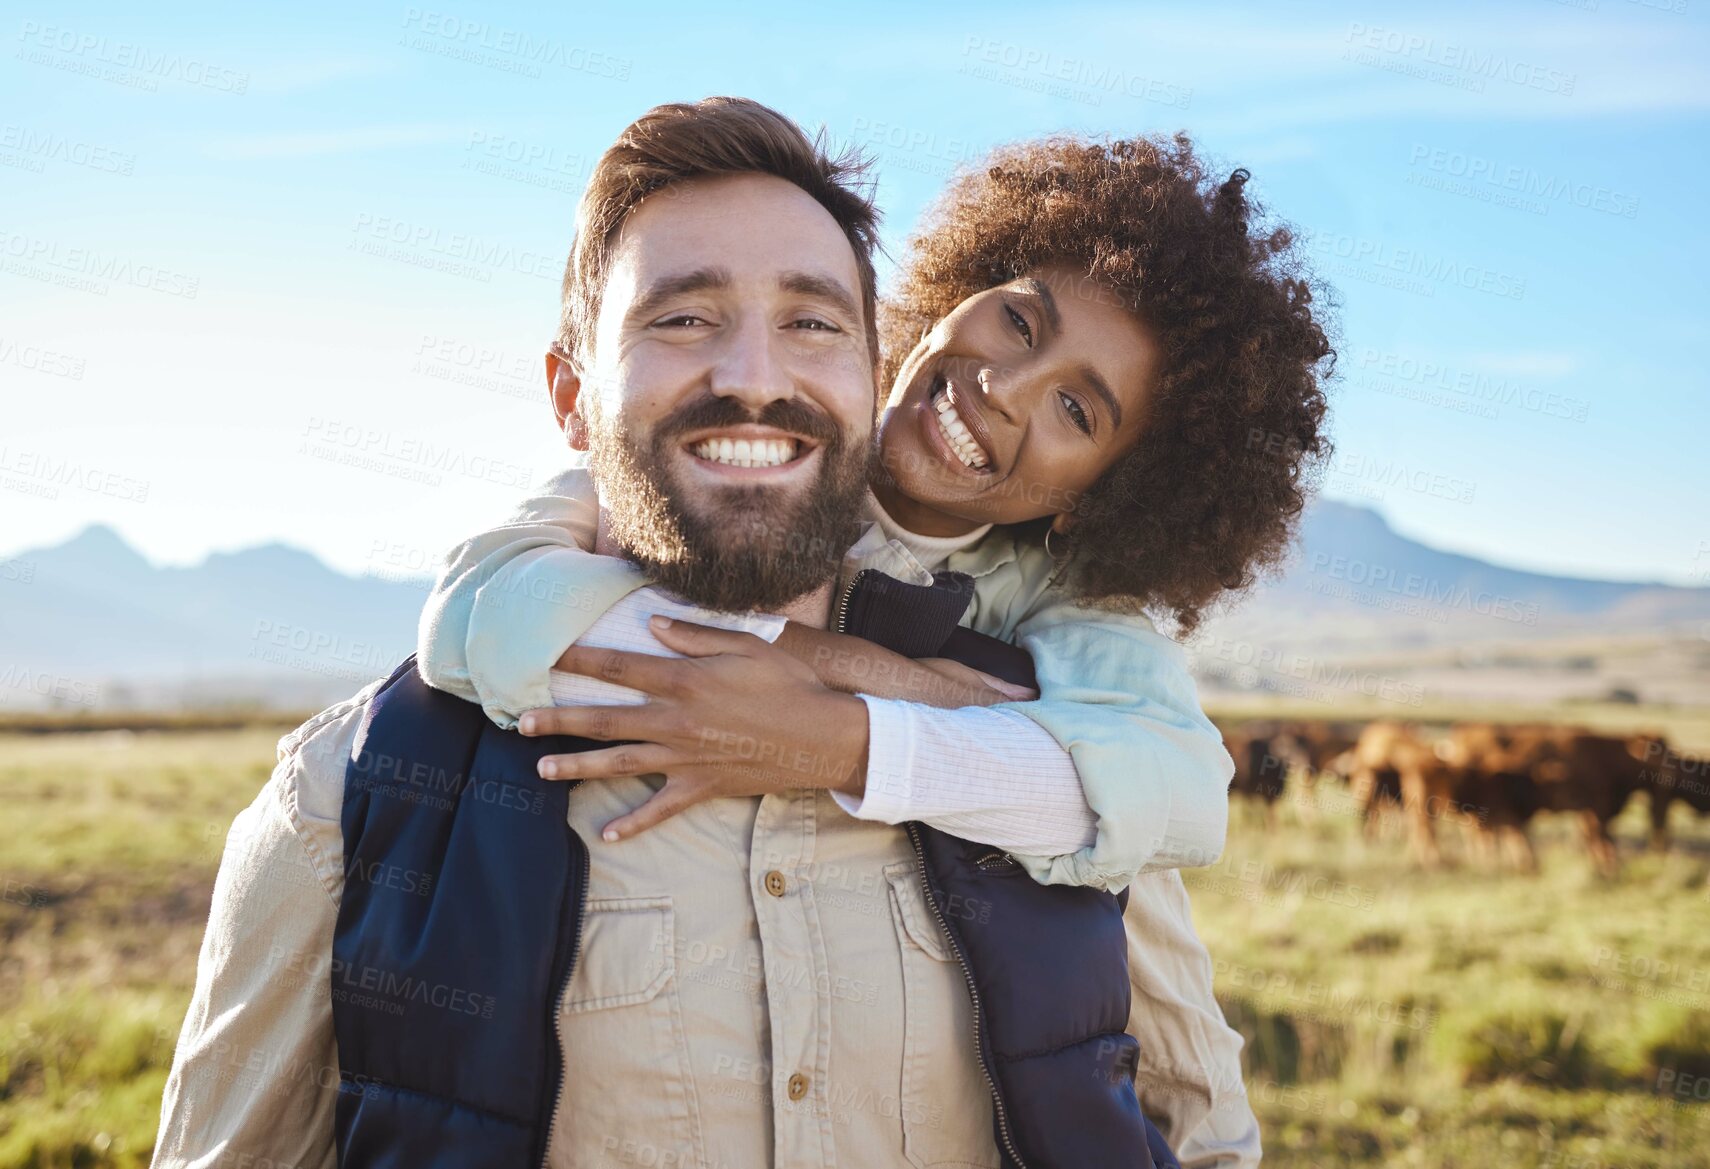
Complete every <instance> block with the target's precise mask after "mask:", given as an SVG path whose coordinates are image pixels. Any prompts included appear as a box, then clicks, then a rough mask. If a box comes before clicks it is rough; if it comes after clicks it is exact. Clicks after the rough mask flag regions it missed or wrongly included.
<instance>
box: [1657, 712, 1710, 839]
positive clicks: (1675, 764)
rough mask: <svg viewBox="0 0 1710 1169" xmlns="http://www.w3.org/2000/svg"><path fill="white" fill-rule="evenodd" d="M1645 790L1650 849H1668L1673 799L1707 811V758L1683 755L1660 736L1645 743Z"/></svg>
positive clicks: (1709, 794) (1709, 766) (1709, 788)
mask: <svg viewBox="0 0 1710 1169" xmlns="http://www.w3.org/2000/svg"><path fill="white" fill-rule="evenodd" d="M1645 750H1646V756H1645V758H1644V760H1643V761H1642V762H1643V763H1644V770H1645V777H1644V778H1645V788H1646V790H1647V791H1648V792H1649V794H1650V797H1651V847H1652V848H1655V849H1659V850H1661V849H1666V848H1668V811H1669V807H1670V806H1671V805H1672V804H1673V803H1674V801H1675V800H1681V801H1683V802H1684V803H1685V804H1686V805H1687V806H1688V807H1690V808H1692V809H1693V810H1695V811H1697V812H1700V813H1703V812H1710V757H1706V756H1703V755H1682V754H1680V753H1679V752H1677V751H1673V750H1670V749H1669V746H1668V744H1667V743H1666V742H1665V741H1664V740H1663V739H1662V738H1660V737H1657V736H1652V737H1650V738H1649V739H1648V740H1647V742H1646V747H1645Z"/></svg>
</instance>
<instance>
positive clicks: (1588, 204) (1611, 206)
mask: <svg viewBox="0 0 1710 1169" xmlns="http://www.w3.org/2000/svg"><path fill="white" fill-rule="evenodd" d="M1407 162H1408V165H1409V166H1412V167H1415V168H1417V169H1416V170H1415V171H1414V173H1413V175H1412V176H1410V177H1409V181H1410V182H1413V183H1414V185H1416V186H1429V185H1431V184H1429V183H1427V182H1426V181H1425V178H1426V175H1425V174H1424V173H1421V172H1429V174H1431V175H1435V176H1440V177H1441V178H1443V179H1450V180H1457V181H1458V182H1459V183H1460V184H1462V185H1464V187H1465V190H1459V189H1457V188H1456V187H1455V186H1453V185H1447V184H1444V185H1441V189H1443V190H1447V191H1449V192H1450V193H1453V194H1472V195H1475V197H1476V196H1477V192H1478V191H1479V190H1480V189H1481V188H1482V189H1483V190H1486V191H1491V192H1502V193H1504V194H1508V195H1512V196H1514V205H1516V206H1520V207H1522V209H1526V210H1530V209H1531V208H1533V207H1537V208H1538V209H1539V210H1540V211H1542V212H1547V211H1548V209H1549V208H1548V204H1549V203H1567V204H1570V205H1572V206H1574V207H1578V208H1581V209H1582V210H1585V211H1598V212H1601V213H1603V214H1605V215H1614V216H1617V217H1619V218H1621V219H1633V218H1636V217H1637V216H1638V214H1639V197H1638V196H1637V195H1630V194H1627V193H1625V192H1623V191H1617V190H1613V189H1612V188H1609V187H1605V186H1601V185H1599V184H1597V183H1588V182H1584V181H1581V180H1577V179H1569V178H1564V177H1562V176H1560V175H1546V174H1543V173H1541V172H1539V171H1538V170H1536V169H1534V168H1532V167H1529V166H1517V165H1514V164H1512V163H1503V162H1497V161H1496V160H1494V159H1489V158H1484V157H1481V156H1480V155H1477V154H1468V153H1466V152H1465V151H1461V150H1446V149H1443V148H1442V147H1435V146H1426V145H1425V144H1424V143H1421V142H1415V143H1414V144H1413V149H1412V150H1411V151H1410V152H1409V153H1408V158H1407ZM1525 200H1538V201H1539V202H1535V203H1530V204H1528V203H1526V202H1525Z"/></svg>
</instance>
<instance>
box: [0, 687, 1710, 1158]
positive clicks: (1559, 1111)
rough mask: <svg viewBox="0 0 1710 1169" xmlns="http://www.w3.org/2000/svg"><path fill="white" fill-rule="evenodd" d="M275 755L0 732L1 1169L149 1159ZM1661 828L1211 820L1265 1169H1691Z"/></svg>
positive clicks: (1314, 810) (1707, 828) (1231, 998)
mask: <svg viewBox="0 0 1710 1169" xmlns="http://www.w3.org/2000/svg"><path fill="white" fill-rule="evenodd" d="M1627 713H1628V717H1629V718H1632V717H1633V712H1627ZM1653 721H1655V720H1653ZM1703 725H1704V724H1703V722H1702V720H1691V719H1682V720H1680V722H1679V724H1678V725H1674V726H1673V727H1672V729H1673V730H1674V733H1675V734H1676V735H1677V737H1678V738H1679V739H1680V740H1681V741H1682V742H1684V743H1685V744H1686V745H1687V746H1689V747H1692V746H1696V747H1703V746H1704V743H1703V742H1702V741H1698V742H1693V739H1694V738H1695V737H1696V736H1693V735H1692V734H1691V730H1690V729H1689V727H1699V726H1703ZM279 733H280V732H279V730H277V729H268V728H262V727H257V728H246V729H236V730H210V731H194V730H155V731H143V732H135V733H133V732H128V731H109V732H102V733H95V734H43V735H21V734H0V800H3V801H4V806H5V807H6V808H7V810H8V816H7V823H8V826H9V829H10V830H9V831H7V832H6V833H4V834H0V886H3V890H4V896H3V898H0V937H3V939H4V951H3V958H0V1036H3V1037H4V1040H3V1043H0V1169H4V1167H10V1166H72V1165H76V1166H93V1165H144V1164H146V1163H147V1161H148V1156H149V1149H150V1145H151V1142H152V1139H153V1134H154V1127H155V1122H156V1117H157V1110H158V1108H159V1101H160V1092H161V1087H162V1084H163V1083H164V1080H165V1076H166V1070H167V1067H168V1064H169V1062H170V1059H171V1055H172V1046H173V1043H174V1041H175V1039H176V1035H177V1031H178V1026H179V1023H180V1021H181V1020H182V1017H183V1012H184V1007H185V1004H186V1001H187V1000H188V996H189V993H190V988H191V985H192V982H193V980H194V976H195V964H196V952H197V948H198V945H199V943H200V940H201V933H202V926H203V923H204V921H205V919H206V915H207V907H208V895H209V890H210V888H211V885H212V882H213V877H214V873H215V870H216V868H217V867H218V864H219V858H220V849H221V847H222V842H223V839H224V835H225V831H226V828H227V827H228V826H229V824H230V822H231V818H232V817H233V816H234V815H235V814H236V813H237V811H238V810H239V809H240V808H242V807H243V806H244V805H245V804H246V803H248V801H249V800H250V798H251V797H252V795H253V794H254V792H255V790H256V788H257V787H258V786H259V785H260V784H261V783H263V782H264V781H265V779H266V776H267V774H268V772H269V771H270V770H271V767H272V763H273V744H274V742H275V740H276V739H277V737H278V734H279ZM1676 814H1677V819H1676V828H1677V838H1678V839H1677V844H1676V847H1675V849H1674V850H1673V851H1672V852H1670V853H1669V854H1668V855H1666V856H1659V855H1655V854H1644V853H1641V852H1639V851H1638V849H1637V845H1638V842H1639V841H1640V840H1641V839H1642V837H1643V834H1644V808H1643V803H1642V800H1641V801H1637V802H1635V804H1634V805H1633V806H1632V807H1630V808H1629V809H1628V811H1627V814H1626V815H1625V816H1624V817H1623V819H1622V821H1621V822H1620V824H1619V825H1618V826H1617V828H1618V834H1619V835H1621V837H1622V838H1623V843H1624V848H1623V854H1624V859H1625V862H1626V863H1625V866H1624V871H1623V873H1622V875H1621V877H1620V878H1618V879H1616V880H1613V881H1605V880H1601V879H1599V878H1598V877H1596V876H1595V874H1594V873H1593V872H1592V870H1591V867H1590V865H1589V864H1588V863H1587V862H1586V860H1585V858H1584V857H1583V856H1582V855H1581V854H1580V852H1579V849H1578V847H1577V845H1576V844H1575V843H1574V838H1573V835H1572V833H1571V831H1570V825H1569V824H1568V823H1566V822H1565V821H1563V820H1559V819H1558V820H1546V821H1544V822H1542V823H1540V825H1539V826H1538V837H1539V839H1540V857H1541V861H1542V870H1541V872H1540V873H1539V874H1537V875H1535V876H1521V875H1517V874H1514V873H1512V872H1498V871H1494V870H1491V869H1488V868H1485V867H1483V866H1481V865H1480V864H1478V863H1477V862H1476V860H1474V859H1472V858H1463V860H1462V863H1460V864H1459V865H1457V866H1456V867H1454V868H1451V869H1450V870H1448V871H1446V872H1437V873H1424V872H1421V871H1419V870H1417V869H1415V868H1414V867H1413V866H1412V865H1411V864H1410V863H1409V862H1408V861H1407V858H1406V857H1405V855H1404V850H1403V848H1402V846H1401V839H1400V834H1399V830H1398V829H1397V830H1394V831H1392V832H1391V834H1390V835H1388V836H1387V837H1385V838H1383V839H1382V840H1380V841H1379V842H1378V843H1377V844H1375V845H1373V844H1369V843H1367V842H1366V841H1365V840H1363V839H1362V838H1361V836H1360V834H1359V832H1358V831H1357V830H1356V828H1355V826H1354V823H1353V820H1352V818H1351V816H1350V815H1349V811H1348V809H1347V807H1346V801H1345V799H1344V798H1343V797H1342V795H1341V793H1340V792H1339V790H1337V789H1334V788H1331V787H1326V788H1324V789H1322V790H1321V791H1320V792H1319V793H1318V794H1317V797H1316V798H1315V799H1314V800H1312V801H1311V802H1310V803H1307V804H1304V805H1303V804H1300V803H1290V804H1287V805H1285V807H1284V810H1283V813H1282V817H1281V824H1280V826H1279V828H1278V830H1277V831H1276V832H1275V833H1267V832H1266V831H1265V829H1264V827H1263V824H1262V819H1261V817H1260V816H1259V815H1258V814H1257V812H1256V810H1255V809H1252V808H1248V807H1245V806H1239V807H1237V809H1236V814H1235V817H1234V824H1233V827H1232V830H1231V833H1230V839H1229V846H1228V849H1227V851H1226V854H1225V857H1224V859H1223V860H1222V861H1221V862H1220V863H1219V864H1218V865H1216V866H1213V867H1211V868H1209V869H1204V870H1197V871H1195V872H1193V873H1192V874H1190V875H1189V886H1190V888H1191V889H1192V890H1193V895H1194V903H1195V907H1196V918H1197V921H1198V924H1199V928H1200V932H1201V933H1202V934H1203V935H1204V937H1205V939H1206V942H1207V944H1208V946H1209V947H1210V949H1211V952H1212V954H1213V956H1214V958H1215V959H1216V960H1217V963H1218V991H1219V996H1220V998H1221V999H1222V1001H1223V1003H1224V1006H1225V1010H1226V1013H1227V1014H1228V1016H1229V1018H1230V1020H1231V1022H1232V1023H1234V1024H1235V1025H1236V1026H1237V1027H1238V1028H1239V1029H1240V1030H1241V1031H1242V1032H1243V1033H1244V1034H1245V1035H1246V1036H1247V1037H1248V1047H1247V1052H1246V1058H1247V1073H1248V1082H1249V1092H1250V1095H1251V1096H1252V1098H1253V1100H1254V1103H1255V1106H1256V1108H1257V1110H1258V1112H1259V1114H1260V1117H1261V1120H1262V1121H1263V1122H1264V1126H1265V1139H1266V1145H1267V1150H1268V1153H1267V1158H1266V1163H1267V1164H1268V1165H1275V1166H1279V1167H1297V1166H1299V1167H1304V1166H1341V1165H1355V1166H1367V1165H1369V1166H1389V1165H1402V1166H1493V1165H1504V1166H1521V1167H1532V1166H1540V1167H1541V1166H1549V1167H1552V1169H1597V1167H1604V1166H1609V1167H1620V1169H1643V1167H1646V1166H1671V1167H1675V1166H1710V887H1707V885H1706V878H1707V876H1710V820H1706V821H1704V822H1703V823H1695V822H1694V821H1693V820H1692V817H1691V816H1690V814H1689V813H1686V812H1683V811H1681V810H1679V809H1677V813H1676ZM1444 836H1445V840H1446V848H1447V850H1448V851H1449V852H1450V853H1451V854H1452V855H1461V854H1464V853H1465V851H1466V850H1465V849H1461V848H1457V847H1456V845H1457V843H1458V840H1457V837H1456V835H1455V833H1454V832H1453V831H1445V832H1444Z"/></svg>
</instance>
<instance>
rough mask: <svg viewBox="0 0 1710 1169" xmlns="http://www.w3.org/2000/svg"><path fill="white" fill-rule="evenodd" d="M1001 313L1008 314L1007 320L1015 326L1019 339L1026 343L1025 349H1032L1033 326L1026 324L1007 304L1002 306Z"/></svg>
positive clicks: (1025, 320) (1025, 319)
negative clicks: (1019, 335)
mask: <svg viewBox="0 0 1710 1169" xmlns="http://www.w3.org/2000/svg"><path fill="white" fill-rule="evenodd" d="M1003 311H1004V312H1006V313H1008V314H1009V319H1010V320H1011V321H1012V322H1013V323H1014V324H1015V330H1016V332H1018V333H1020V334H1021V339H1022V340H1023V341H1024V342H1026V344H1027V347H1028V348H1029V349H1031V348H1033V326H1032V325H1029V324H1028V323H1027V318H1026V317H1024V316H1022V315H1021V314H1020V313H1018V312H1016V311H1015V309H1014V308H1013V307H1011V306H1010V305H1007V304H1006V305H1004V306H1003Z"/></svg>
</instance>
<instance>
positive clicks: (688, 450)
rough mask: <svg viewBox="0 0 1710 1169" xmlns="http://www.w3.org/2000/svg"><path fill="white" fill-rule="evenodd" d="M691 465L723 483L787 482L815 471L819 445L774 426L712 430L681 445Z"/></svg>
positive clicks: (684, 441)
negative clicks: (813, 468) (814, 466)
mask: <svg viewBox="0 0 1710 1169" xmlns="http://www.w3.org/2000/svg"><path fill="white" fill-rule="evenodd" d="M678 446H679V448H680V449H681V450H682V451H683V453H684V454H685V455H687V456H688V458H689V462H690V465H692V466H693V467H695V468H696V469H697V470H698V471H700V472H701V473H703V474H706V475H709V476H713V477H716V478H717V479H719V480H721V481H724V482H731V481H736V482H767V483H771V482H787V481H789V480H792V479H794V478H796V477H798V476H799V475H801V474H804V473H805V474H809V475H811V474H815V473H817V472H815V471H813V470H812V467H813V465H814V464H815V463H816V461H817V458H816V456H817V455H818V454H819V451H820V445H819V443H818V442H817V441H816V440H814V439H811V438H807V437H805V436H803V435H799V434H792V433H790V432H789V431H785V430H780V429H778V428H777V427H775V426H762V425H760V424H758V423H743V424H741V425H737V426H719V427H710V428H708V429H705V430H698V431H695V432H694V433H692V434H690V435H689V436H687V437H686V438H684V439H683V440H681V441H680V442H679V443H678Z"/></svg>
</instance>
